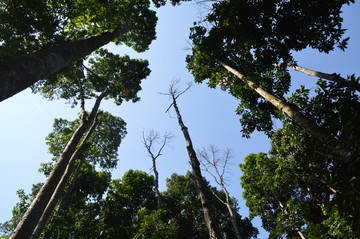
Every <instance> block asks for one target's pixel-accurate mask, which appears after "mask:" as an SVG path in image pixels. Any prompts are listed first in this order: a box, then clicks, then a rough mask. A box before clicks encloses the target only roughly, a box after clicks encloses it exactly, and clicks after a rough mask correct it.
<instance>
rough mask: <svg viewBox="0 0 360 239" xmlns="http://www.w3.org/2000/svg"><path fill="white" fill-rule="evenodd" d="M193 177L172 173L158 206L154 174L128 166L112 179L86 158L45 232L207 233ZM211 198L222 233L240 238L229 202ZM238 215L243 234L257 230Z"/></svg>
mask: <svg viewBox="0 0 360 239" xmlns="http://www.w3.org/2000/svg"><path fill="white" fill-rule="evenodd" d="M191 177H192V176H191V174H190V173H188V174H187V175H186V176H180V175H176V174H174V175H172V176H171V178H170V179H168V184H167V186H168V187H167V189H166V191H164V192H163V193H162V194H163V198H164V205H163V207H162V208H161V209H157V208H156V198H155V192H154V177H153V176H151V175H148V174H146V173H145V172H141V171H137V170H129V171H127V172H126V173H125V174H124V175H123V176H122V178H121V179H114V180H110V174H109V173H108V172H104V171H103V172H97V171H96V170H95V168H94V167H93V166H92V165H91V164H89V163H86V164H84V165H83V167H82V169H81V171H80V173H79V175H78V176H77V177H76V179H75V181H74V184H73V186H72V187H71V190H70V191H68V193H67V194H66V196H64V197H63V199H62V201H61V202H60V204H59V205H61V210H57V212H56V216H54V217H53V218H52V220H51V222H50V223H48V224H47V226H46V231H45V235H46V236H48V238H50V235H52V237H51V238H59V239H61V238H139V239H140V238H164V239H166V238H171V239H175V238H185V239H186V238H189V239H190V238H192V239H193V238H208V232H207V228H206V226H205V224H204V222H203V221H204V219H203V213H202V209H201V205H200V202H199V200H198V198H197V192H196V188H195V185H194V182H193V179H192V178H191ZM213 190H215V191H216V189H213ZM209 191H210V189H209ZM216 192H217V193H218V195H219V196H220V197H223V196H224V195H223V194H222V192H221V191H216ZM232 202H233V205H232V206H233V208H234V209H236V210H238V206H237V202H236V200H235V199H233V200H232ZM211 203H214V206H215V208H216V215H217V216H218V220H219V222H220V227H221V231H222V232H223V236H224V238H225V237H226V238H236V237H235V234H234V232H233V229H232V226H231V223H230V221H229V218H228V217H229V216H228V212H227V210H226V207H225V206H224V205H223V204H221V203H219V201H218V200H217V199H216V198H215V197H213V200H212V201H211ZM20 206H21V207H23V208H26V207H27V206H28V204H26V203H24V202H23V201H21V202H20V203H19V204H18V205H17V206H16V208H19V207H20ZM14 216H15V215H14ZM237 220H238V223H239V226H240V228H241V230H242V232H241V233H242V236H243V237H244V238H254V237H255V236H256V235H257V233H258V231H257V229H255V228H254V227H253V226H252V224H251V222H250V220H249V219H247V218H245V219H242V218H241V216H240V215H239V214H237ZM12 229H13V228H10V229H9V231H8V232H10V231H11V230H12ZM4 232H5V230H4V229H3V228H2V233H4Z"/></svg>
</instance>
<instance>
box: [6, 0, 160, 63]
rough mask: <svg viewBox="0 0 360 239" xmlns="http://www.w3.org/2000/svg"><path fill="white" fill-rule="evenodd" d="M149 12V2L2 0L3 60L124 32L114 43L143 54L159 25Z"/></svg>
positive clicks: (153, 12)
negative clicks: (104, 34) (48, 47)
mask: <svg viewBox="0 0 360 239" xmlns="http://www.w3.org/2000/svg"><path fill="white" fill-rule="evenodd" d="M149 8H150V1H148V0H115V1H113V0H74V1H67V0H39V1H27V0H18V1H16V2H14V1H9V0H2V1H0V20H1V23H2V25H1V28H0V41H1V46H0V49H1V54H0V59H4V58H8V57H13V56H16V55H20V54H23V53H28V52H32V51H35V50H39V49H41V48H43V47H46V46H49V45H50V46H53V45H54V44H60V43H63V42H65V41H69V40H71V41H74V40H79V39H84V38H88V37H91V36H95V35H100V34H101V33H104V32H112V31H116V30H124V29H126V31H127V33H126V34H124V35H123V36H121V37H119V38H118V39H116V40H115V43H116V44H121V43H123V44H125V45H128V46H130V47H133V48H134V49H135V50H136V51H144V50H146V49H148V46H149V45H150V43H151V41H152V40H153V39H155V25H156V22H157V17H156V14H155V11H153V10H150V9H149Z"/></svg>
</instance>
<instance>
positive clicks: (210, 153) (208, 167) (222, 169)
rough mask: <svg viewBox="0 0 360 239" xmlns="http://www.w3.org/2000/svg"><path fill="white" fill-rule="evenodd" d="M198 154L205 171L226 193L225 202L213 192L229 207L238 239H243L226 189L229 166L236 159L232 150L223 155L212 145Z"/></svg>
mask: <svg viewBox="0 0 360 239" xmlns="http://www.w3.org/2000/svg"><path fill="white" fill-rule="evenodd" d="M197 153H198V155H199V159H200V162H201V165H202V166H203V169H204V171H205V172H206V173H208V174H209V175H210V176H211V177H212V178H213V179H214V181H215V183H216V184H217V185H219V187H220V188H221V190H222V191H223V192H224V194H225V200H224V199H222V198H220V197H219V196H218V195H217V194H216V193H215V192H214V191H212V193H213V194H214V196H215V197H216V198H217V199H218V200H219V201H220V202H221V203H223V204H224V205H225V206H226V207H227V209H228V211H229V215H230V221H231V223H232V226H233V229H234V232H235V235H236V238H237V239H241V235H240V230H239V226H238V224H237V223H236V214H235V213H234V210H233V208H232V207H231V197H230V194H229V191H228V190H227V187H226V177H225V176H226V173H227V166H228V165H230V161H231V159H233V158H234V156H233V153H232V151H231V149H228V148H227V149H225V150H224V151H223V152H222V153H221V152H220V150H219V149H218V148H217V147H216V146H214V145H210V146H209V148H208V149H205V148H203V149H202V150H198V152H197Z"/></svg>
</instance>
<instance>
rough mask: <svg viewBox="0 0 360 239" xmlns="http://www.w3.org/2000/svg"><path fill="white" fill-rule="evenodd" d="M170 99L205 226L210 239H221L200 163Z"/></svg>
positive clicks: (174, 100) (174, 101) (185, 128)
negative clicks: (184, 146) (188, 160)
mask: <svg viewBox="0 0 360 239" xmlns="http://www.w3.org/2000/svg"><path fill="white" fill-rule="evenodd" d="M172 99H173V103H172V104H173V106H174V108H175V111H176V114H177V118H178V122H179V125H180V128H181V130H182V132H183V134H184V138H185V141H186V149H187V151H188V155H189V159H190V164H191V167H192V170H193V173H194V177H195V185H196V188H197V191H198V194H199V197H200V201H201V207H202V209H203V213H204V219H205V223H206V226H207V228H208V230H209V236H210V239H219V238H221V236H220V233H219V230H218V225H217V222H216V218H215V213H214V211H213V210H212V208H211V204H210V200H209V198H208V195H207V194H206V190H207V187H206V185H205V182H204V180H203V177H202V175H201V170H200V162H199V160H198V158H197V156H196V152H195V150H194V148H193V145H192V141H191V138H190V134H189V131H188V129H187V127H186V126H185V124H184V122H183V120H182V117H181V114H180V111H179V108H178V106H177V104H176V97H175V96H174V95H172Z"/></svg>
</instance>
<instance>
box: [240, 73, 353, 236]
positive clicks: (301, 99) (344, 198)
mask: <svg viewBox="0 0 360 239" xmlns="http://www.w3.org/2000/svg"><path fill="white" fill-rule="evenodd" d="M349 81H358V79H356V78H355V77H354V76H350V77H349ZM318 85H319V87H318V88H317V89H316V90H315V92H311V91H310V90H308V89H306V88H304V87H301V88H300V89H299V90H297V91H296V92H295V93H294V94H293V96H292V97H291V98H290V101H291V102H292V103H293V104H296V105H298V106H299V108H300V109H301V111H302V113H304V114H305V115H308V116H311V117H312V118H314V119H315V120H316V122H317V124H318V125H321V126H322V127H324V128H325V129H326V130H327V131H328V132H329V133H331V134H332V135H333V136H334V137H335V138H336V139H337V140H339V142H341V143H342V145H344V147H345V148H346V150H347V152H348V154H347V156H346V157H345V158H338V157H334V156H331V152H330V150H329V149H328V148H327V147H326V146H324V145H322V144H320V143H319V142H317V141H315V140H314V139H313V138H312V137H310V135H309V134H307V133H306V132H305V131H304V130H302V129H301V128H300V127H299V126H298V125H296V124H294V123H293V122H292V121H291V120H290V119H288V118H283V128H282V129H280V130H278V131H277V132H276V133H275V134H274V135H273V136H272V149H271V151H270V152H269V154H268V155H266V154H264V153H259V154H257V155H254V154H252V155H249V156H247V157H246V159H245V163H244V164H242V165H240V167H241V169H242V170H243V172H244V176H243V177H242V185H243V188H244V190H245V192H244V197H245V198H246V200H247V205H248V206H249V208H250V210H251V214H252V216H256V215H258V216H260V217H261V218H262V220H263V226H264V228H265V229H266V230H268V231H270V232H271V236H272V237H274V238H277V237H281V235H291V233H294V232H296V230H295V229H296V228H298V229H301V230H305V231H304V232H305V233H307V234H308V237H309V238H357V237H359V217H358V215H359V212H360V208H359V207H358V205H359V195H360V190H359V188H358V183H356V182H357V181H358V180H359V179H358V177H359V176H358V170H359V166H360V165H359V142H358V139H357V138H354V136H353V135H354V134H358V133H359V130H360V128H359V127H358V126H357V125H358V124H357V123H356V122H357V118H358V115H359V109H360V108H359V107H360V105H359V104H360V103H359V95H358V94H357V93H356V92H355V91H354V90H353V89H351V88H348V87H345V86H343V85H342V84H341V82H330V83H328V82H325V81H323V80H319V82H318ZM314 93H315V94H314ZM349 112H352V113H351V114H349Z"/></svg>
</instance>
